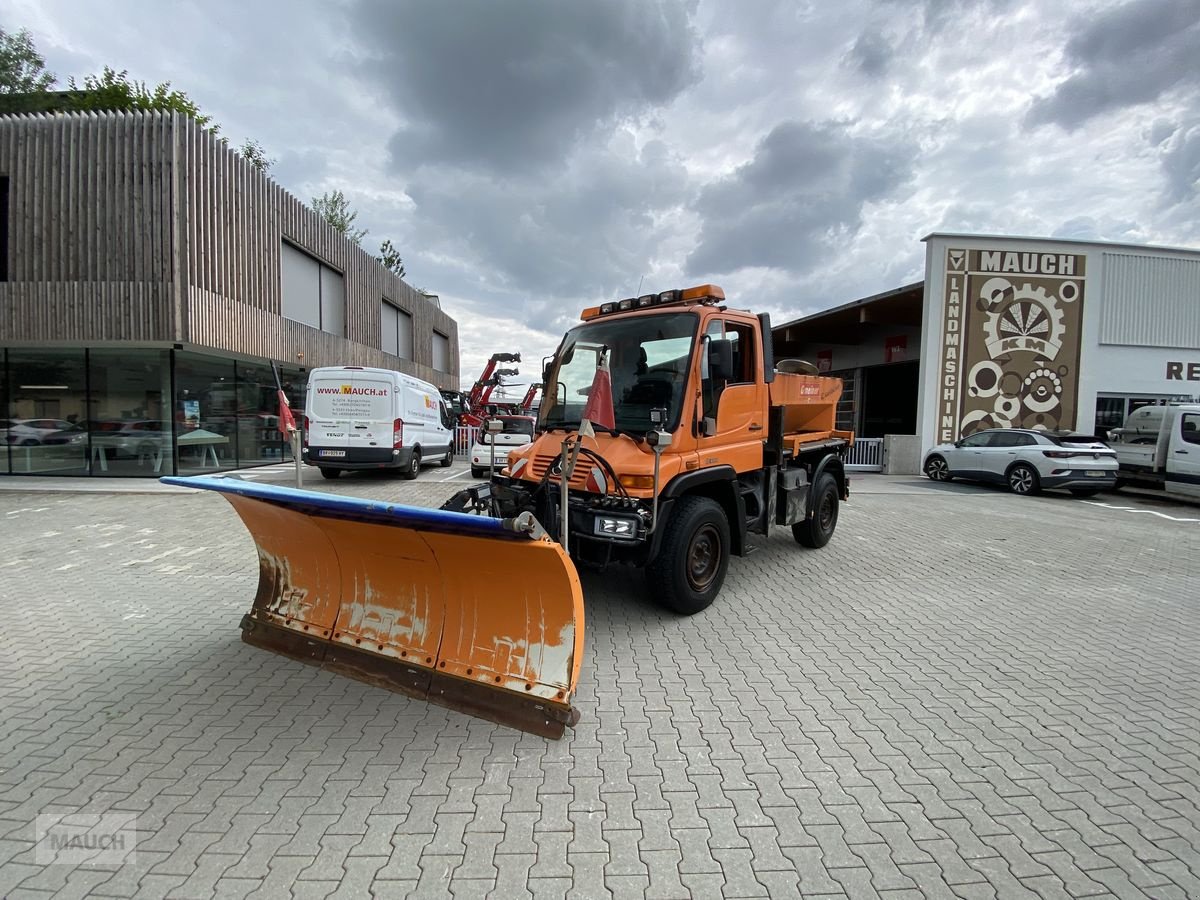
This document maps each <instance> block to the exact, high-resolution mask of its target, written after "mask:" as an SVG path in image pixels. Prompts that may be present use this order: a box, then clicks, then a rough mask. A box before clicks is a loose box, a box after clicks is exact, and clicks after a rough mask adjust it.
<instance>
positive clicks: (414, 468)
mask: <svg viewBox="0 0 1200 900" xmlns="http://www.w3.org/2000/svg"><path fill="white" fill-rule="evenodd" d="M420 474H421V451H420V450H418V449H415V448H414V449H413V452H412V458H411V459H410V460H409V461H408V466H407V468H405V470H404V477H405V479H407V480H408V481H412V480H413V479H415V478H416V477H417V476H418V475H420Z"/></svg>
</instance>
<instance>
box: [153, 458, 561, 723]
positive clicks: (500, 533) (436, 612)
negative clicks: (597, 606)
mask: <svg viewBox="0 0 1200 900" xmlns="http://www.w3.org/2000/svg"><path fill="white" fill-rule="evenodd" d="M161 480H162V481H164V482H166V483H168V484H176V485H181V486H183V487H189V488H201V489H204V490H211V491H217V492H219V493H221V494H222V495H223V496H224V497H225V499H226V500H228V501H229V502H230V503H231V504H232V505H233V508H234V509H235V510H236V511H237V513H238V515H239V516H240V517H241V519H242V521H243V523H244V524H245V525H246V528H247V529H248V530H249V532H250V535H251V536H252V537H253V538H254V543H255V545H256V547H257V549H258V559H259V583H258V592H257V594H256V596H255V598H254V604H253V607H252V608H251V610H250V612H249V613H248V614H247V615H246V616H244V617H243V620H242V638H243V640H245V641H246V642H247V643H250V644H254V645H256V646H259V647H264V648H266V649H269V650H273V651H276V652H279V653H283V654H286V655H288V656H291V657H293V658H296V659H300V660H303V661H305V662H310V663H313V664H316V665H320V666H322V667H324V668H328V669H331V670H334V671H337V672H340V673H342V674H345V675H349V676H351V677H353V678H357V679H360V680H362V681H366V682H368V683H371V684H377V685H381V686H385V687H389V688H391V689H394V690H399V691H402V692H404V693H406V694H409V695H411V696H414V697H419V698H424V699H428V700H430V701H432V702H435V703H439V704H441V705H443V706H448V707H450V708H452V709H457V710H461V711H463V712H468V713H470V714H472V715H477V716H480V717H482V718H486V719H490V720H491V721H494V722H499V723H501V724H505V725H511V726H513V727H516V728H520V729H522V730H524V731H530V732H533V733H535V734H540V735H544V736H546V737H552V738H558V737H561V736H562V734H563V729H564V728H565V726H567V725H574V724H575V722H577V721H578V713H577V712H576V711H575V710H574V708H573V707H572V706H571V698H572V696H573V694H574V692H575V688H576V685H577V684H578V681H579V668H580V665H581V662H582V659H583V593H582V590H581V588H580V585H579V578H578V576H577V574H576V572H575V567H574V565H573V563H572V562H571V560H570V558H569V557H568V556H567V554H566V553H564V552H563V550H562V547H561V546H559V545H558V544H557V543H555V542H554V541H552V540H551V539H550V538H549V537H547V536H546V535H545V533H544V532H543V531H542V529H541V527H540V526H539V525H538V523H537V522H536V520H534V519H533V517H532V516H531V515H529V514H525V515H523V516H521V517H520V518H518V519H504V520H502V519H493V518H488V517H485V516H475V515H466V514H463V513H457V512H447V511H442V510H435V509H426V508H422V507H412V506H402V505H400V504H395V503H385V502H381V501H373V500H362V499H358V498H354V497H343V496H336V495H330V494H323V493H318V492H315V491H303V490H296V489H294V488H286V487H278V486H274V485H266V484H254V483H252V482H247V481H241V480H239V479H234V478H222V477H212V476H200V477H193V478H174V477H172V478H163V479H161Z"/></svg>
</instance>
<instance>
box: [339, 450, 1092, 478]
mask: <svg viewBox="0 0 1200 900" xmlns="http://www.w3.org/2000/svg"><path fill="white" fill-rule="evenodd" d="M321 455H322V456H325V457H329V456H345V455H346V451H345V450H322V451H321ZM1096 474H1097V475H1099V474H1100V473H1099V472H1097V473H1096Z"/></svg>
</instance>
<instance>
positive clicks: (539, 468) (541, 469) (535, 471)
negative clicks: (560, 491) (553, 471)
mask: <svg viewBox="0 0 1200 900" xmlns="http://www.w3.org/2000/svg"><path fill="white" fill-rule="evenodd" d="M558 459H562V457H561V456H558V455H555V456H550V455H548V454H546V455H542V456H535V457H534V458H533V460H532V461H531V462H530V463H529V470H530V472H531V473H532V475H533V477H534V478H535V479H537V480H538V481H541V480H542V476H543V475H545V474H546V470H547V469H549V468H550V466H551V465H552V464H553V463H554V461H555V460H558ZM590 470H591V464H590V463H589V462H588V460H585V459H580V460H579V461H577V462H576V463H575V471H574V472H573V473H572V475H571V480H570V482H568V483H569V485H570V486H571V487H572V488H575V489H577V490H581V491H582V490H583V489H584V485H585V484H586V482H587V473H588V472H589V471H590ZM550 480H551V481H553V482H554V483H555V484H557V483H558V480H559V479H558V476H557V475H551V476H550Z"/></svg>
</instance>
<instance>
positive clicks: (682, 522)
mask: <svg viewBox="0 0 1200 900" xmlns="http://www.w3.org/2000/svg"><path fill="white" fill-rule="evenodd" d="M666 529H667V530H666V533H665V534H664V535H663V540H662V546H661V547H660V548H659V551H658V556H657V557H655V558H654V560H653V561H652V562H651V563H650V565H648V566H647V567H646V581H647V583H648V584H649V586H650V590H651V592H652V593H653V594H654V597H655V599H656V600H657V602H658V603H660V604H662V605H663V606H665V607H667V609H670V610H673V611H674V612H677V613H679V614H680V615H683V616H690V615H694V614H695V613H698V612H700V611H701V610H702V609H707V608H708V607H709V606H711V605H712V602H713V601H714V600H715V599H717V594H719V593H720V592H721V585H722V584H724V583H725V572H726V570H728V568H729V522H728V521H727V520H726V518H725V511H724V510H723V509H721V506H720V504H718V503H717V502H716V501H715V500H712V499H709V498H708V497H684V498H683V499H681V500H679V501H678V502H677V503H676V504H675V509H674V510H673V511H672V513H671V518H670V520H669V521H668V522H667V525H666Z"/></svg>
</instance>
